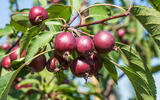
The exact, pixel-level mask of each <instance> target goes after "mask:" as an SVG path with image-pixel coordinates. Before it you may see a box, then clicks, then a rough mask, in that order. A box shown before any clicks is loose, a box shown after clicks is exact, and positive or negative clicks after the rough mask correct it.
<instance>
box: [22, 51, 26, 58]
mask: <svg viewBox="0 0 160 100" xmlns="http://www.w3.org/2000/svg"><path fill="white" fill-rule="evenodd" d="M26 52H27V50H26V49H24V51H23V52H22V54H21V58H23V57H24V56H25V55H26Z"/></svg>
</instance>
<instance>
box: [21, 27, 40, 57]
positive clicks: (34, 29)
mask: <svg viewBox="0 0 160 100" xmlns="http://www.w3.org/2000/svg"><path fill="white" fill-rule="evenodd" d="M38 32H39V28H38V26H33V27H31V28H30V29H29V30H28V31H26V32H25V34H24V36H23V37H22V39H21V46H20V53H19V55H20V54H21V53H22V52H23V50H24V49H25V48H26V47H27V46H28V44H29V42H30V40H31V39H32V37H33V36H35V35H36V34H38Z"/></svg>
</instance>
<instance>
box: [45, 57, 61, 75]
mask: <svg viewBox="0 0 160 100" xmlns="http://www.w3.org/2000/svg"><path fill="white" fill-rule="evenodd" d="M58 65H59V62H58V60H57V59H56V58H52V59H50V60H49V61H48V63H47V70H48V71H49V72H54V71H55V69H56V67H57V66H58Z"/></svg>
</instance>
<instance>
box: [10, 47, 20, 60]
mask: <svg viewBox="0 0 160 100" xmlns="http://www.w3.org/2000/svg"><path fill="white" fill-rule="evenodd" d="M19 51H20V47H19V46H15V47H14V48H13V49H12V50H11V52H13V53H11V54H10V55H9V56H10V58H11V60H16V59H17V57H18V53H19Z"/></svg>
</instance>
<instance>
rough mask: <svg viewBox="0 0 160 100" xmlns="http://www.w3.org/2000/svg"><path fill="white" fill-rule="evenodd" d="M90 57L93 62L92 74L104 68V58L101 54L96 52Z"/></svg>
mask: <svg viewBox="0 0 160 100" xmlns="http://www.w3.org/2000/svg"><path fill="white" fill-rule="evenodd" d="M90 59H91V63H92V65H91V71H90V75H94V74H96V73H98V71H99V70H100V69H101V68H102V60H101V58H100V56H99V55H98V54H95V53H93V54H91V56H90Z"/></svg>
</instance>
